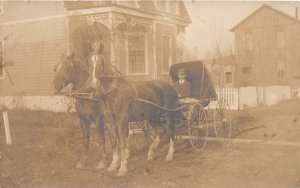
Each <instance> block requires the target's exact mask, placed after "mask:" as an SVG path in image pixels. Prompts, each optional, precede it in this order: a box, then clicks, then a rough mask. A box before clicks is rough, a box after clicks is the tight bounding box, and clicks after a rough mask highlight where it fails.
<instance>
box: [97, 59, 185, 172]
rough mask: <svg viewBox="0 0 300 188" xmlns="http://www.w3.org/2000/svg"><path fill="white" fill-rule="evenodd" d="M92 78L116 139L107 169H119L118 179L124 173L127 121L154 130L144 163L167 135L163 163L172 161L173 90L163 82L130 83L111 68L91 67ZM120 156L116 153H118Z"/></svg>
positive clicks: (175, 96)
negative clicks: (96, 83)
mask: <svg viewBox="0 0 300 188" xmlns="http://www.w3.org/2000/svg"><path fill="white" fill-rule="evenodd" d="M94 72H96V77H97V79H98V81H99V82H98V83H99V88H100V89H99V93H98V94H99V96H100V97H99V99H100V100H101V102H100V103H99V105H100V106H101V108H102V109H103V111H106V112H108V113H105V114H104V116H105V119H106V120H107V121H108V122H110V125H111V126H112V127H113V129H114V130H113V131H112V132H111V134H112V136H113V137H114V138H117V142H115V143H118V146H116V147H115V148H116V149H115V150H114V154H113V161H112V163H111V164H110V167H109V170H115V169H117V168H118V167H119V160H121V161H120V168H119V172H118V176H123V175H126V173H127V157H128V156H127V152H126V151H127V150H126V149H127V148H128V142H127V137H128V123H129V122H130V121H140V120H147V121H148V122H149V124H150V125H151V126H152V127H153V128H154V129H155V130H156V135H157V137H156V139H155V140H154V142H153V143H152V144H151V146H150V148H149V152H148V160H152V159H153V154H154V150H155V149H156V148H157V146H158V144H159V142H160V139H161V137H162V136H163V135H164V133H167V135H168V136H169V139H170V147H169V151H168V154H167V157H166V160H173V153H174V136H175V116H177V117H178V115H179V114H178V113H180V115H181V116H182V114H181V111H177V110H176V109H177V108H179V99H178V94H177V92H176V90H175V89H174V88H173V87H172V86H171V85H169V84H168V83H167V82H164V81H160V80H153V81H146V82H142V83H134V84H133V83H130V82H128V81H127V80H126V79H125V78H124V77H121V76H114V75H113V74H112V72H113V71H112V65H110V64H107V63H105V62H104V63H100V64H97V65H96V66H95V70H94ZM119 153H120V154H119Z"/></svg>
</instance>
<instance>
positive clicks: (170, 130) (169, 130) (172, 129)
mask: <svg viewBox="0 0 300 188" xmlns="http://www.w3.org/2000/svg"><path fill="white" fill-rule="evenodd" d="M166 117H167V118H166V120H167V121H166V124H165V128H166V130H167V134H168V136H169V138H170V145H169V151H168V154H167V157H166V160H167V161H172V160H173V154H174V137H175V126H174V121H173V118H172V115H171V114H168V115H166Z"/></svg>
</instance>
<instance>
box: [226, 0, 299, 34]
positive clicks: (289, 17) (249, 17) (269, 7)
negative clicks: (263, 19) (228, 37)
mask: <svg viewBox="0 0 300 188" xmlns="http://www.w3.org/2000/svg"><path fill="white" fill-rule="evenodd" d="M264 9H269V10H272V11H274V12H276V13H278V14H280V15H281V16H284V17H286V18H288V19H290V20H292V21H294V22H297V23H300V21H299V20H298V19H296V18H294V17H292V16H290V15H287V14H285V13H283V12H281V11H280V10H277V9H275V8H273V7H271V6H269V5H267V4H264V5H262V6H261V7H260V8H258V9H257V10H256V11H254V12H253V13H252V14H250V15H249V16H248V17H246V18H245V19H244V20H242V21H241V22H240V23H238V24H237V25H236V26H234V27H233V28H232V29H230V31H231V32H235V30H236V29H237V28H238V27H240V26H241V25H242V24H243V23H245V22H247V21H248V20H249V19H251V18H252V17H253V16H254V15H255V14H257V13H258V12H260V11H262V10H264Z"/></svg>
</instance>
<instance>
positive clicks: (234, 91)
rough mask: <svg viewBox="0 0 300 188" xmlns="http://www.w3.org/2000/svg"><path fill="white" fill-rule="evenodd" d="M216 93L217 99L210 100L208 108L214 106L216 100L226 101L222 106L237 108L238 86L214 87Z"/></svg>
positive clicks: (216, 103) (216, 102)
mask: <svg viewBox="0 0 300 188" xmlns="http://www.w3.org/2000/svg"><path fill="white" fill-rule="evenodd" d="M216 92H217V95H218V100H217V101H211V102H210V104H209V108H216V106H217V105H218V101H221V100H223V101H226V103H224V106H223V107H226V108H228V109H230V110H237V109H239V89H238V88H216Z"/></svg>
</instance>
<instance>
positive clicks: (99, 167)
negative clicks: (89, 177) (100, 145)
mask: <svg viewBox="0 0 300 188" xmlns="http://www.w3.org/2000/svg"><path fill="white" fill-rule="evenodd" d="M104 168H106V163H105V162H104V161H100V162H99V163H98V166H97V169H98V170H100V169H104Z"/></svg>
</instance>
